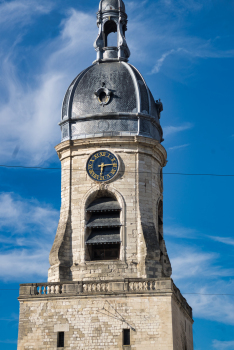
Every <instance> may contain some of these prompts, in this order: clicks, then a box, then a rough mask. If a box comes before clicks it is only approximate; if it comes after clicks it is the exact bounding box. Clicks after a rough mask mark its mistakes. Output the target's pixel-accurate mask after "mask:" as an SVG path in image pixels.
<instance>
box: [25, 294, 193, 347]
mask: <svg viewBox="0 0 234 350" xmlns="http://www.w3.org/2000/svg"><path fill="white" fill-rule="evenodd" d="M172 313H173V309H172V299H171V295H161V296H152V295H151V296H128V297H121V296H119V297H106V296H105V295H103V296H102V297H96V298H90V297H89V298H80V297H79V298H75V297H72V298H65V299H63V298H56V299H53V298H46V300H38V299H34V300H24V301H22V300H21V302H20V321H19V340H18V350H29V349H34V350H42V349H43V350H46V349H48V350H55V349H57V332H59V331H65V349H66V350H73V349H76V350H84V349H87V350H91V349H95V350H97V349H100V350H114V349H123V348H124V347H123V345H122V344H123V343H122V341H123V338H122V332H123V329H126V328H127V329H131V330H130V332H131V346H130V347H127V348H128V349H129V350H130V349H136V350H146V349H149V350H151V349H152V350H153V349H155V350H184V348H182V347H178V346H177V345H174V342H173V332H172ZM177 316H178V315H176V317H177ZM189 324H190V325H191V320H190V323H189ZM179 336H180V334H179V333H178V337H179ZM188 350H192V348H191V347H189V348H188Z"/></svg>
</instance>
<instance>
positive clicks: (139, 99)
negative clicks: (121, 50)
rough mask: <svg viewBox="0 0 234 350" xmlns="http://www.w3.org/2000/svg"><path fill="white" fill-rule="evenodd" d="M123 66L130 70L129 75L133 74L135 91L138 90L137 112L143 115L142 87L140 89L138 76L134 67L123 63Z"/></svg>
mask: <svg viewBox="0 0 234 350" xmlns="http://www.w3.org/2000/svg"><path fill="white" fill-rule="evenodd" d="M122 64H124V65H125V66H126V68H127V69H128V71H129V73H130V74H131V76H132V78H133V80H134V85H135V89H136V100H137V106H136V109H137V110H136V112H137V113H141V91H140V87H139V83H138V81H137V78H136V75H135V74H134V71H133V69H132V66H131V65H130V64H128V63H126V62H122Z"/></svg>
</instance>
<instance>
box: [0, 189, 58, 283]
mask: <svg viewBox="0 0 234 350" xmlns="http://www.w3.org/2000/svg"><path fill="white" fill-rule="evenodd" d="M58 220H59V213H58V211H57V210H55V209H53V208H51V207H50V206H48V205H46V204H42V203H38V202H37V201H35V200H30V201H29V200H26V199H22V198H20V197H17V196H16V195H13V194H11V193H2V194H1V195H0V229H1V231H2V235H1V236H0V242H1V250H0V266H1V268H0V279H3V280H4V281H12V280H21V281H23V280H26V281H27V279H28V278H29V277H30V278H34V277H37V278H38V277H40V278H42V277H43V278H46V274H47V270H48V268H49V261H48V260H49V252H50V249H51V247H52V243H53V238H54V237H55V233H56V228H57V225H58Z"/></svg>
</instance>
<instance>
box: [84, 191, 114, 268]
mask: <svg viewBox="0 0 234 350" xmlns="http://www.w3.org/2000/svg"><path fill="white" fill-rule="evenodd" d="M86 212H87V213H88V216H89V219H88V222H87V224H86V230H87V239H86V246H87V250H88V255H89V260H93V261H96V260H119V256H120V244H121V240H120V227H121V222H120V212H121V207H120V205H119V203H118V201H117V200H116V199H114V198H112V197H101V198H98V199H95V200H94V201H93V202H92V203H91V204H90V205H89V206H88V207H87V209H86Z"/></svg>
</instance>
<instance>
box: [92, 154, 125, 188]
mask: <svg viewBox="0 0 234 350" xmlns="http://www.w3.org/2000/svg"><path fill="white" fill-rule="evenodd" d="M118 169H119V162H118V159H117V157H116V156H115V155H114V154H113V153H111V152H109V151H98V152H95V153H94V154H93V155H92V156H91V157H90V158H89V160H88V162H87V173H88V174H89V176H90V177H91V179H93V180H95V181H98V182H104V181H109V180H111V179H113V177H114V176H115V175H116V174H117V172H118Z"/></svg>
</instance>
